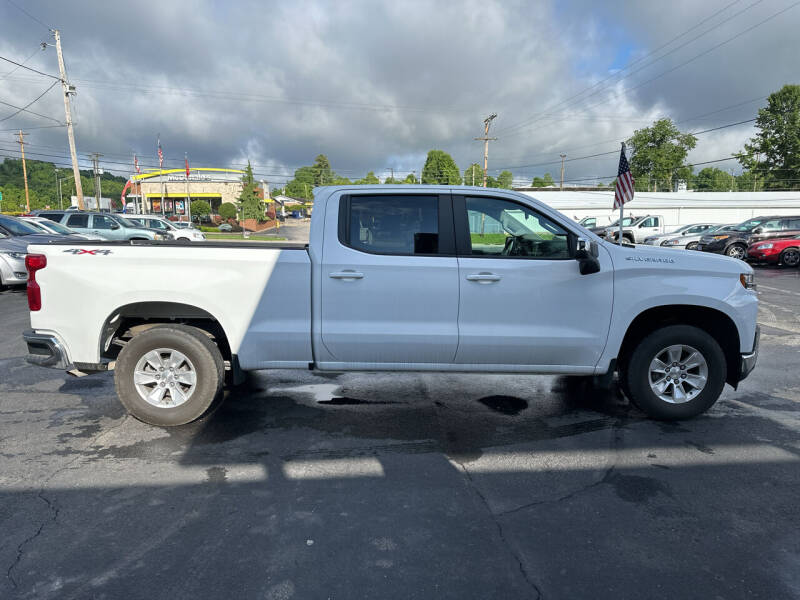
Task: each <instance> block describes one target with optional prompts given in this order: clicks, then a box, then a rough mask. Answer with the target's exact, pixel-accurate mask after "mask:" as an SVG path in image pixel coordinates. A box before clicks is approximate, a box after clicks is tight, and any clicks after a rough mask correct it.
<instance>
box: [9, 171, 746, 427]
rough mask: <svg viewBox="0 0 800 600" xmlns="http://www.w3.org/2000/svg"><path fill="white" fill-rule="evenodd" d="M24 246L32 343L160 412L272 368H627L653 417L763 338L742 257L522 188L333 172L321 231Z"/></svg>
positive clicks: (160, 421)
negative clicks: (605, 228) (397, 181)
mask: <svg viewBox="0 0 800 600" xmlns="http://www.w3.org/2000/svg"><path fill="white" fill-rule="evenodd" d="M26 262H27V268H28V271H29V281H28V300H29V305H30V309H31V313H30V314H31V326H32V329H31V330H30V331H27V332H25V334H24V338H25V340H26V341H27V344H28V351H29V355H28V360H29V361H30V362H32V363H35V364H39V365H44V366H49V367H57V368H62V369H65V370H67V371H69V372H71V373H73V374H76V375H81V374H85V373H90V372H96V371H101V370H110V369H114V372H115V381H116V390H117V393H118V395H119V398H120V400H121V401H122V403H123V404H124V405H125V407H126V408H127V409H128V411H129V412H130V413H131V414H133V415H134V416H135V417H137V418H138V419H140V420H142V421H145V422H147V423H151V424H156V425H162V426H165V425H179V424H183V423H187V422H189V421H192V420H194V419H197V418H198V417H200V416H201V415H202V414H203V413H204V412H206V411H207V410H208V408H209V407H210V406H211V404H212V402H214V400H215V398H217V397H219V395H220V392H221V389H222V387H223V382H224V380H225V378H226V371H227V372H228V376H229V378H230V380H231V381H232V382H233V383H236V382H238V381H239V380H240V378H241V375H242V372H243V371H250V370H256V369H313V370H318V371H354V370H355V371H451V372H452V371H458V372H481V373H517V374H518V373H550V374H563V375H574V376H594V377H597V378H600V379H603V380H605V381H606V382H609V381H611V380H612V377H613V375H614V374H615V373H618V375H619V381H620V384H621V387H622V389H623V391H624V393H625V394H626V395H627V396H628V397H629V398H630V399H631V400H632V401H633V402H634V403H635V404H636V405H638V406H639V407H640V408H641V409H642V410H643V411H645V412H646V413H647V414H648V415H650V416H652V417H654V418H658V419H681V418H688V417H692V416H694V415H697V414H699V413H701V412H703V411H705V410H707V409H708V408H709V407H710V406H711V405H712V404H714V402H715V401H716V400H717V398H718V397H719V395H720V393H721V392H722V388H723V386H724V385H725V382H727V383H729V384H731V385H732V386H734V387H736V385H737V384H738V382H739V381H741V380H742V379H743V378H744V377H746V376H747V375H748V373H749V372H750V371H751V370H752V369H753V367H754V365H755V361H756V356H757V349H758V329H757V327H756V312H757V307H758V300H757V297H756V292H755V291H754V285H753V279H752V277H753V275H752V273H753V272H752V269H751V268H750V267H749V266H748V265H746V264H744V263H743V262H742V261H738V260H734V259H730V258H727V257H723V256H717V255H713V254H706V253H700V252H687V251H674V250H666V249H661V248H655V247H649V246H642V247H629V246H618V245H615V244H613V243H611V242H607V241H605V240H602V239H600V238H598V237H597V236H595V235H594V234H592V233H591V232H589V231H587V230H585V229H583V228H582V227H580V226H579V225H577V224H576V223H575V222H573V221H572V220H571V219H569V218H568V217H566V216H564V215H562V214H561V213H559V212H557V211H554V210H552V209H550V208H548V207H547V206H546V205H544V204H542V203H539V202H537V201H536V200H533V199H531V198H530V197H528V196H524V195H521V194H517V193H515V192H511V191H505V190H495V189H486V190H477V189H469V190H465V189H464V188H458V187H437V186H389V185H381V186H344V187H324V188H318V189H317V191H316V198H315V204H314V212H313V216H312V219H311V230H310V243H309V244H308V245H299V244H294V245H293V244H280V243H276V244H263V243H261V244H259V243H230V244H229V243H225V242H200V243H196V244H192V245H191V246H187V245H182V244H178V243H177V242H169V241H166V242H151V241H139V242H100V243H95V242H89V241H79V242H69V243H55V244H47V245H44V244H42V245H33V246H31V248H30V254H29V255H28V257H27V261H26Z"/></svg>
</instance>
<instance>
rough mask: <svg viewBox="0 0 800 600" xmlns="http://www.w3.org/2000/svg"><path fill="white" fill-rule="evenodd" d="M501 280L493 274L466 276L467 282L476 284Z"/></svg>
mask: <svg viewBox="0 0 800 600" xmlns="http://www.w3.org/2000/svg"><path fill="white" fill-rule="evenodd" d="M500 279H502V278H501V277H500V275H495V274H494V273H475V274H474V275H467V281H477V282H478V283H493V282H495V281H500Z"/></svg>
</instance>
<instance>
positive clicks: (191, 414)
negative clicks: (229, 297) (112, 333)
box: [114, 325, 225, 427]
mask: <svg viewBox="0 0 800 600" xmlns="http://www.w3.org/2000/svg"><path fill="white" fill-rule="evenodd" d="M159 348H169V349H171V350H177V351H178V352H180V353H182V354H183V355H184V356H185V357H186V358H188V359H189V360H190V361H191V363H192V365H193V366H194V369H195V372H196V377H197V379H196V383H195V388H194V391H193V392H192V394H191V396H189V399H188V400H187V401H186V402H184V403H183V404H180V405H179V406H175V407H159V406H155V405H153V404H150V403H149V402H147V401H146V400H145V399H144V398H143V397H142V396H140V395H139V392H138V391H137V389H136V386H135V385H134V380H133V378H134V371H135V368H136V364H137V363H138V362H139V360H140V359H141V358H142V357H143V356H144V355H145V354H147V353H148V352H150V351H151V350H155V349H159ZM224 377H225V364H224V362H223V360H222V355H221V354H220V351H219V348H217V345H216V344H215V343H214V342H213V341H212V340H211V339H210V338H209V337H208V336H207V335H206V334H205V333H204V332H203V331H201V330H199V329H197V328H195V327H188V326H186V325H157V326H155V327H153V328H151V329H148V330H146V331H143V332H142V333H140V334H138V335H136V336H134V337H133V339H131V340H130V341H129V342H128V343H127V344H126V345H125V346H124V347H123V348H122V351H121V352H120V353H119V356H118V357H117V363H116V366H115V369H114V385H115V387H116V390H117V395H118V396H119V399H120V401H121V402H122V404H123V405H124V406H125V408H126V409H127V410H128V412H129V413H130V414H132V415H133V416H134V417H136V418H137V419H139V420H140V421H144V422H145V423H149V424H150V425H161V426H164V427H171V426H175V425H183V424H185V423H189V422H191V421H194V420H195V419H197V418H199V417H201V416H202V415H203V414H204V413H205V412H206V411H207V410H208V409H209V408H210V407H211V405H212V404H213V402H214V400H215V399H216V398H217V396H218V395H219V394H220V392H221V390H222V383H223V380H224Z"/></svg>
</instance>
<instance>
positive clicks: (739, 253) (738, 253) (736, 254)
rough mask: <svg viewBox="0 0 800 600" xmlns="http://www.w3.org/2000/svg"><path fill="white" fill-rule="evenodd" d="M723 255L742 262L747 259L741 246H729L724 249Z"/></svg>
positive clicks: (744, 249)
mask: <svg viewBox="0 0 800 600" xmlns="http://www.w3.org/2000/svg"><path fill="white" fill-rule="evenodd" d="M725 255H726V256H730V257H731V258H738V259H739V260H744V259H745V258H747V248H746V247H745V246H744V245H743V244H731V245H730V246H728V247H727V248H726V249H725Z"/></svg>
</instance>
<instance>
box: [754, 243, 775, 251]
mask: <svg viewBox="0 0 800 600" xmlns="http://www.w3.org/2000/svg"><path fill="white" fill-rule="evenodd" d="M767 248H772V244H759V245H758V246H756V250H766V249H767Z"/></svg>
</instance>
